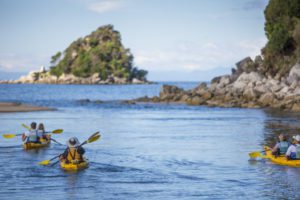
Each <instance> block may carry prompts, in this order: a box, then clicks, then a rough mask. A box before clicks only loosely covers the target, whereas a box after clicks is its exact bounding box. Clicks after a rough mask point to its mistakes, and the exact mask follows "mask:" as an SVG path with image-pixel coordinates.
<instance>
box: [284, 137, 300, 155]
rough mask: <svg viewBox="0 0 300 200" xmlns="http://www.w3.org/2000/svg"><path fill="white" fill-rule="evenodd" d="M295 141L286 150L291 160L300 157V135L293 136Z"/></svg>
mask: <svg viewBox="0 0 300 200" xmlns="http://www.w3.org/2000/svg"><path fill="white" fill-rule="evenodd" d="M293 140H294V141H293V143H294V144H292V145H291V146H290V147H289V148H288V150H287V152H286V157H287V158H288V159H291V160H299V159H300V135H296V136H294V137H293Z"/></svg>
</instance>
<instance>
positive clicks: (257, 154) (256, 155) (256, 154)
mask: <svg viewBox="0 0 300 200" xmlns="http://www.w3.org/2000/svg"><path fill="white" fill-rule="evenodd" d="M249 156H250V158H252V159H255V158H257V157H260V156H261V154H260V152H258V151H255V152H251V153H249Z"/></svg>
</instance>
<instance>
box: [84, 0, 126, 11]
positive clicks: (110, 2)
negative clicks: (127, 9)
mask: <svg viewBox="0 0 300 200" xmlns="http://www.w3.org/2000/svg"><path fill="white" fill-rule="evenodd" d="M120 7H121V2H120V1H119V0H102V1H97V2H92V3H90V4H89V5H88V9H89V10H91V11H93V12H97V13H100V14H101V13H105V12H110V11H113V10H116V9H118V8H120Z"/></svg>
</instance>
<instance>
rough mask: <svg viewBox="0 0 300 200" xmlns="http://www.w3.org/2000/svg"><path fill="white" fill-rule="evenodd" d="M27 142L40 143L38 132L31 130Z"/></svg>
mask: <svg viewBox="0 0 300 200" xmlns="http://www.w3.org/2000/svg"><path fill="white" fill-rule="evenodd" d="M27 142H38V136H37V130H30V132H29V136H28V137H27Z"/></svg>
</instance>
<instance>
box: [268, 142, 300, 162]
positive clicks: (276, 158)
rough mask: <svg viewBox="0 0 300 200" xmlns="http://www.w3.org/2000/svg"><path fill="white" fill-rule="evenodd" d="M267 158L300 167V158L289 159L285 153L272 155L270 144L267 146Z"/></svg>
mask: <svg viewBox="0 0 300 200" xmlns="http://www.w3.org/2000/svg"><path fill="white" fill-rule="evenodd" d="M264 148H265V151H266V158H268V159H269V160H271V161H272V162H273V163H275V164H278V165H285V166H289V167H300V160H288V159H286V157H285V156H284V155H282V156H274V155H272V152H271V149H270V147H268V146H265V147H264Z"/></svg>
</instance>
